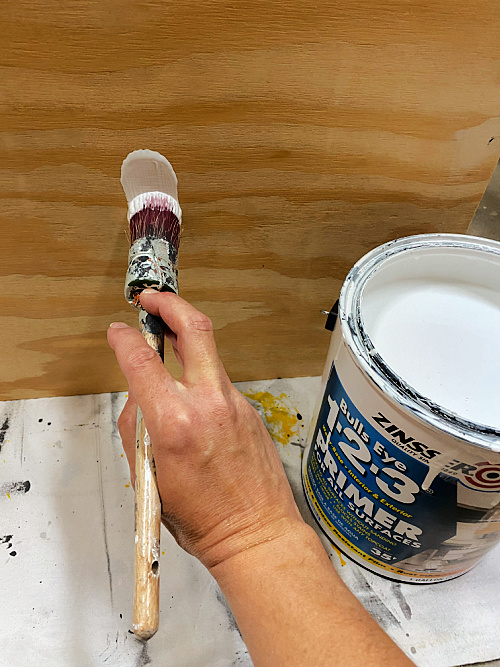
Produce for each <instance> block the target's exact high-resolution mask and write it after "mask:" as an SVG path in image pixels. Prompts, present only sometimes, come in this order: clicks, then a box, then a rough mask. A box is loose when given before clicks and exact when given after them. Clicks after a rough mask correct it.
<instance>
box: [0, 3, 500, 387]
mask: <svg viewBox="0 0 500 667" xmlns="http://www.w3.org/2000/svg"><path fill="white" fill-rule="evenodd" d="M0 21H1V32H2V40H1V42H0V63H1V69H0V94H1V96H0V128H1V133H0V184H1V186H0V187H1V190H0V197H1V206H0V224H1V227H2V240H3V244H2V248H3V252H2V261H1V262H0V275H1V279H2V291H1V295H0V299H1V310H0V313H1V314H0V327H1V331H2V339H3V345H2V347H1V351H0V367H1V369H2V373H1V378H0V397H1V398H4V399H6V398H21V397H28V396H30V397H34V396H47V395H58V394H72V393H88V392H104V391H110V390H117V389H122V388H124V382H123V380H122V378H121V375H120V372H119V371H118V370H117V368H116V365H115V362H114V358H113V355H112V354H111V353H110V351H109V350H108V349H107V347H106V342H105V331H106V328H107V325H108V323H109V322H110V321H113V320H118V319H124V320H126V321H128V322H130V323H133V322H134V321H135V319H136V317H135V313H134V312H133V311H132V310H131V309H130V308H129V306H128V305H127V304H126V303H125V301H124V299H123V296H122V286H123V280H124V276H125V269H126V257H127V241H126V237H125V234H124V229H125V226H126V222H125V200H124V197H123V194H122V192H121V187H120V183H119V170H120V164H121V161H122V159H123V157H124V156H125V155H126V154H127V153H128V152H129V151H130V150H133V149H135V148H141V147H150V148H153V149H157V150H160V151H161V152H163V153H164V154H166V156H167V157H168V158H169V159H170V160H171V162H172V164H173V165H174V167H175V169H176V171H177V173H178V176H179V195H180V201H181V205H182V207H183V211H184V234H183V239H182V243H181V251H180V288H181V293H182V294H183V296H185V297H186V298H187V299H189V300H191V301H192V302H193V303H194V304H195V305H197V306H198V307H200V308H201V309H203V310H204V311H205V312H207V313H208V314H209V315H210V316H211V317H212V318H213V320H214V324H215V327H216V329H217V332H216V333H217V340H218V343H219V346H220V350H221V355H222V358H223V360H224V362H225V363H226V366H227V368H228V370H229V371H230V374H231V377H232V379H233V380H250V379H255V378H266V377H279V376H297V375H314V374H317V373H319V372H320V370H321V367H322V364H323V361H324V358H325V355H326V347H327V343H328V336H327V334H326V333H325V332H324V331H323V329H322V325H323V321H324V320H323V317H322V316H321V315H320V314H319V309H320V308H325V307H329V306H330V305H331V303H332V302H333V301H334V300H335V298H336V296H337V293H338V290H339V287H340V285H341V282H342V280H343V278H344V276H345V274H346V273H347V271H348V270H349V268H350V267H351V266H352V264H353V263H354V262H355V261H356V260H357V259H358V258H359V257H360V256H361V255H362V254H364V253H365V252H366V251H368V250H370V249H371V248H373V247H374V246H376V245H378V244H380V243H382V242H384V241H387V240H389V239H392V238H394V237H397V236H401V235H406V234H413V233H419V232H433V231H459V232H465V230H466V228H467V224H468V222H469V221H470V218H471V217H472V214H473V212H474V209H475V207H476V205H477V203H478V201H479V199H480V197H481V194H482V192H483V190H484V188H485V186H486V183H487V181H488V178H489V176H490V173H491V171H492V170H493V167H494V164H495V162H496V160H497V158H498V155H499V153H500V148H499V146H500V141H499V139H500V122H499V114H500V111H499V110H500V90H499V87H498V79H499V75H500V61H499V49H498V43H497V38H498V26H499V23H500V8H499V6H498V3H497V2H496V0H495V1H493V0H492V1H491V2H481V1H479V2H476V3H469V2H465V0H441V1H439V0H438V1H437V2H436V1H435V0H423V1H421V2H404V1H403V0H387V1H386V2H383V3H381V4H380V3H378V4H377V3H373V2H372V0H357V1H354V2H353V1H348V0H336V1H333V2H332V0H318V2H316V3H312V4H311V3H310V2H309V1H306V0H289V1H282V2H270V1H269V0H260V1H259V0H252V1H248V2H247V1H246V0H238V2H229V1H223V0H220V1H215V0H205V1H204V2H199V1H197V2H194V1H192V0H185V1H181V2H176V3H173V2H169V1H168V0H159V1H157V2H156V1H150V2H140V3H132V2H125V1H122V0H109V1H107V2H103V3H99V2H95V1H93V0H78V1H77V0H73V1H72V2H71V1H70V2H64V3H60V2H57V1H56V0H53V1H50V2H49V1H40V2H34V1H33V0H32V1H31V2H27V1H26V0H16V1H15V2H14V0H7V2H5V3H4V4H3V6H2V15H1V17H0Z"/></svg>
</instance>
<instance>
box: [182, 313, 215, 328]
mask: <svg viewBox="0 0 500 667" xmlns="http://www.w3.org/2000/svg"><path fill="white" fill-rule="evenodd" d="M184 328H185V330H186V331H187V332H190V331H213V328H214V327H213V323H212V320H211V319H210V318H209V317H208V315H204V314H203V313H196V314H194V315H190V316H189V317H188V318H186V320H185V321H184Z"/></svg>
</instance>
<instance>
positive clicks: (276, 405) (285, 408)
mask: <svg viewBox="0 0 500 667" xmlns="http://www.w3.org/2000/svg"><path fill="white" fill-rule="evenodd" d="M242 393H243V396H246V397H247V398H249V399H250V400H251V401H255V402H256V403H259V404H260V405H261V406H262V409H263V411H264V417H265V421H266V427H267V430H268V431H269V435H270V436H271V438H272V439H273V440H274V441H275V442H279V443H281V444H282V445H287V444H288V443H289V442H290V439H291V438H293V437H294V436H297V435H298V428H296V427H297V424H298V422H299V420H298V419H297V410H295V409H294V408H292V407H291V406H290V405H287V401H288V396H287V395H286V394H284V393H283V394H280V395H279V396H273V395H272V394H271V393H270V392H268V391H246V392H242Z"/></svg>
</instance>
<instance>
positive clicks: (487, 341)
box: [302, 234, 500, 583]
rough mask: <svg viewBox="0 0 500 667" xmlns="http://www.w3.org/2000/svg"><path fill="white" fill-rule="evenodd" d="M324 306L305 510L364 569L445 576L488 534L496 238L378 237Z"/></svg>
mask: <svg viewBox="0 0 500 667" xmlns="http://www.w3.org/2000/svg"><path fill="white" fill-rule="evenodd" d="M338 310H339V315H338V318H337V322H336V324H335V328H334V331H333V334H332V339H331V343H330V349H329V352H328V357H327V361H326V365H325V371H324V374H323V389H322V399H321V404H320V407H319V410H318V417H317V421H316V423H315V426H314V427H313V431H312V434H311V438H310V444H309V447H308V449H307V450H306V452H305V454H304V459H303V469H302V478H303V484H304V491H305V495H306V498H307V500H308V503H309V506H310V508H311V510H312V512H313V514H314V516H315V518H316V520H317V522H318V523H319V525H320V526H321V528H322V529H323V531H324V532H325V533H326V535H327V536H328V538H329V539H330V540H331V541H332V542H333V543H334V544H335V545H336V546H338V547H339V548H340V549H342V551H343V552H344V553H346V554H347V555H348V556H349V557H351V558H352V559H353V560H354V561H356V562H357V563H359V564H360V565H363V566H364V567H366V568H368V569H369V570H372V571H373V572H376V573H377V574H381V575H383V576H386V577H388V578H390V579H395V580H397V581H406V582H414V583H433V582H438V581H445V580H447V579H453V578H454V577H457V576H459V575H461V574H463V573H465V572H467V571H468V570H470V569H471V568H472V567H473V566H474V565H475V564H476V563H477V562H478V561H479V560H480V559H481V558H482V556H484V555H485V553H486V552H487V551H489V550H490V549H491V548H492V547H493V546H494V545H495V544H497V543H498V542H499V541H500V337H499V333H500V243H497V242H494V241H490V240H487V239H481V238H475V237H470V236H461V235H453V234H423V235H419V236H412V237H408V238H403V239H398V240H396V241H392V242H390V243H387V244H385V245H383V246H381V247H379V248H376V249H375V250H373V251H372V252H370V253H368V254H367V255H365V256H364V257H363V258H362V259H361V260H359V262H358V263H357V264H356V265H355V266H354V267H353V269H352V270H351V271H350V273H349V275H348V276H347V278H346V280H345V282H344V285H343V287H342V290H341V294H340V299H339V308H338ZM313 424H314V422H313Z"/></svg>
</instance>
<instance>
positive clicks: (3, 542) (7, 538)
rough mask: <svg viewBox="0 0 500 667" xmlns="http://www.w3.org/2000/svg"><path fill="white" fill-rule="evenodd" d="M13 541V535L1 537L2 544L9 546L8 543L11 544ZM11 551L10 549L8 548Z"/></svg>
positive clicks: (0, 542)
mask: <svg viewBox="0 0 500 667" xmlns="http://www.w3.org/2000/svg"><path fill="white" fill-rule="evenodd" d="M11 539H12V535H3V537H0V544H7V542H10V541H11ZM7 549H9V547H7Z"/></svg>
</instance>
